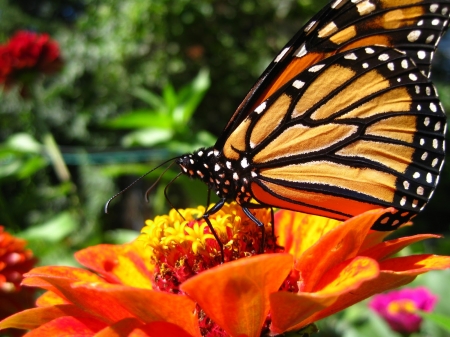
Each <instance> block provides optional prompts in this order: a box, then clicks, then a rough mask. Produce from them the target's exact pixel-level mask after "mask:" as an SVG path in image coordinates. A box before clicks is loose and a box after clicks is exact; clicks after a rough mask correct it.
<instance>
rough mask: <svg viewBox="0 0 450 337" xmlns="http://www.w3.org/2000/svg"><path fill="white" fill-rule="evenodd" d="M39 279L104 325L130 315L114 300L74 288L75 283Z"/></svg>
mask: <svg viewBox="0 0 450 337" xmlns="http://www.w3.org/2000/svg"><path fill="white" fill-rule="evenodd" d="M41 278H42V279H43V280H44V281H46V282H48V283H50V284H52V285H53V287H55V289H56V291H57V294H58V295H59V293H61V296H63V297H64V298H66V299H67V300H68V301H69V302H71V303H73V304H74V305H76V306H78V307H79V308H83V310H85V311H86V312H88V313H90V314H91V315H93V316H94V317H97V318H98V319H99V320H102V321H105V322H106V323H109V324H111V323H114V322H117V321H120V320H122V319H124V318H127V317H132V315H131V314H130V313H129V312H128V311H126V310H125V309H124V308H123V306H121V304H120V303H117V301H115V300H111V299H110V298H108V297H101V296H99V294H98V292H96V291H93V290H92V288H89V287H82V286H79V287H74V286H73V285H74V284H76V281H73V280H68V279H64V278H53V277H44V276H41ZM88 284H90V285H92V284H95V285H96V286H97V287H98V288H100V287H101V286H108V284H107V283H91V282H89V283H88Z"/></svg>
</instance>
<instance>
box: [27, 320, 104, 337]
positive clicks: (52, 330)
mask: <svg viewBox="0 0 450 337" xmlns="http://www.w3.org/2000/svg"><path fill="white" fill-rule="evenodd" d="M104 327H105V324H104V323H101V322H99V321H97V320H95V319H92V318H75V317H61V318H57V319H55V320H53V321H51V322H49V323H47V324H44V325H42V326H40V327H39V328H37V329H34V330H32V331H30V332H29V333H27V334H26V335H25V336H24V337H42V336H64V337H70V336H73V337H85V336H86V337H88V336H94V334H95V333H96V332H97V331H99V330H101V329H103V328H104Z"/></svg>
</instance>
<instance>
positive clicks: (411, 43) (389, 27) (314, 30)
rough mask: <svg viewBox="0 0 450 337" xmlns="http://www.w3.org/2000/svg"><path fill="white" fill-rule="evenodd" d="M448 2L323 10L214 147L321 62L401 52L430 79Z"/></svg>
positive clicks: (348, 3)
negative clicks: (377, 49)
mask: <svg viewBox="0 0 450 337" xmlns="http://www.w3.org/2000/svg"><path fill="white" fill-rule="evenodd" d="M449 12H450V4H449V1H442V0H440V1H427V0H378V1H377V0H370V1H369V0H364V1H361V0H359V1H358V0H336V1H332V2H331V3H330V4H328V5H327V6H325V7H324V8H323V9H322V10H321V11H320V12H319V13H317V14H316V15H315V16H314V17H313V18H312V19H311V20H310V21H309V22H308V23H307V24H306V25H305V26H304V27H303V28H302V29H300V31H299V32H298V33H297V34H296V35H295V36H294V37H293V38H292V39H291V40H290V41H289V42H288V43H287V45H286V46H285V47H284V48H283V49H282V51H281V52H280V53H279V54H278V55H277V57H276V58H275V59H274V60H273V61H272V62H271V64H270V65H269V66H268V68H267V69H266V70H265V71H264V73H263V74H262V75H261V77H260V78H259V79H258V81H257V82H256V84H255V85H254V86H253V88H252V89H251V90H250V92H249V93H248V94H247V96H246V97H245V99H244V100H243V102H242V103H241V104H240V106H239V107H238V109H237V110H236V112H235V113H234V114H233V116H232V118H231V119H230V121H229V122H228V124H227V126H226V127H225V129H224V131H223V133H222V135H221V136H220V137H219V139H218V140H217V142H216V144H215V146H214V147H215V149H218V150H220V149H222V148H223V147H224V145H225V142H226V141H227V139H228V138H229V136H230V134H231V133H232V132H233V131H234V130H235V129H236V128H237V127H238V126H239V125H240V124H241V123H242V122H243V121H244V120H245V118H246V117H247V116H248V115H249V114H250V113H251V112H252V111H254V109H255V108H256V107H257V106H259V105H260V104H261V103H262V102H263V101H265V100H266V99H267V98H268V97H270V96H271V95H272V94H273V93H275V92H276V91H277V90H279V89H280V88H281V87H282V86H283V85H285V84H286V83H287V82H289V81H291V80H292V78H294V77H295V76H297V75H298V74H300V73H301V72H303V71H305V69H307V68H309V67H310V66H312V65H314V64H316V63H319V62H320V61H322V60H324V59H326V58H328V57H330V56H332V55H335V54H338V53H342V52H345V51H347V50H350V49H353V48H357V47H361V46H372V45H383V46H387V47H392V48H397V49H399V50H401V51H403V52H405V53H406V55H407V56H408V57H409V58H410V59H412V60H413V61H414V62H415V63H416V65H417V67H418V68H419V69H420V70H421V71H422V72H423V73H424V74H425V75H426V76H429V72H430V63H431V61H432V58H433V54H434V51H435V49H436V46H437V44H438V43H439V40H440V38H441V36H442V34H443V32H444V29H445V28H446V26H447V23H448V15H449Z"/></svg>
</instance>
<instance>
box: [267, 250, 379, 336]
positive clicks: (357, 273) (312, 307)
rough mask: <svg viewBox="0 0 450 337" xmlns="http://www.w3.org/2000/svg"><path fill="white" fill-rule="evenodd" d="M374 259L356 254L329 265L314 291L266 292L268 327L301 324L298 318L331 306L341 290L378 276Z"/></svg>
mask: <svg viewBox="0 0 450 337" xmlns="http://www.w3.org/2000/svg"><path fill="white" fill-rule="evenodd" d="M378 275H379V270H378V263H377V262H376V261H375V260H373V259H370V258H366V257H356V258H354V259H353V260H348V261H345V262H343V263H341V264H340V265H338V266H337V267H335V268H333V269H331V270H330V271H329V272H328V273H327V275H326V278H327V279H329V280H330V281H329V280H323V281H321V282H320V283H319V285H318V288H319V289H320V290H319V291H317V292H314V293H306V292H300V293H298V294H291V293H287V292H277V293H274V294H272V295H271V296H270V304H271V315H272V325H271V331H273V332H276V333H282V332H283V331H287V330H291V329H294V328H300V327H303V325H300V324H302V322H303V321H304V320H306V319H307V318H308V317H309V316H311V315H313V314H316V313H317V312H319V311H321V310H324V309H325V308H327V307H328V306H331V305H332V304H333V303H334V302H335V301H336V300H337V299H338V298H339V296H341V295H342V294H344V293H348V292H352V291H353V290H354V289H357V288H358V287H360V285H361V284H362V283H363V282H366V281H368V280H371V279H374V278H376V277H378Z"/></svg>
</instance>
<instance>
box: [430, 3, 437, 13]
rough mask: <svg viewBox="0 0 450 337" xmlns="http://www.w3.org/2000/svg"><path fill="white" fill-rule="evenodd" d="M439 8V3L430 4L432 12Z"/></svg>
mask: <svg viewBox="0 0 450 337" xmlns="http://www.w3.org/2000/svg"><path fill="white" fill-rule="evenodd" d="M438 8H439V5H438V4H432V5H431V6H430V12H431V13H436V11H437V10H438Z"/></svg>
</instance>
